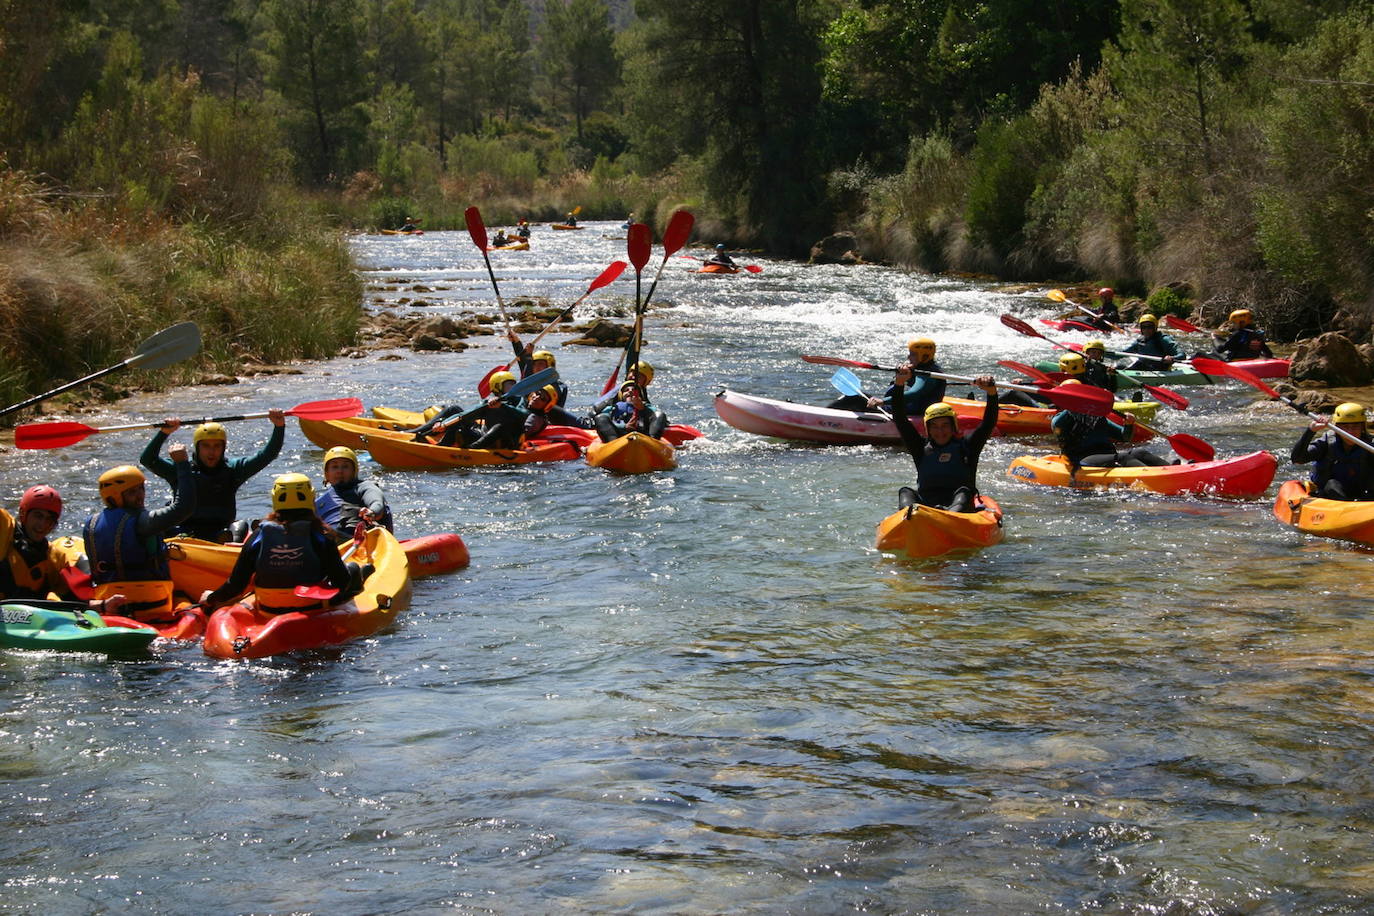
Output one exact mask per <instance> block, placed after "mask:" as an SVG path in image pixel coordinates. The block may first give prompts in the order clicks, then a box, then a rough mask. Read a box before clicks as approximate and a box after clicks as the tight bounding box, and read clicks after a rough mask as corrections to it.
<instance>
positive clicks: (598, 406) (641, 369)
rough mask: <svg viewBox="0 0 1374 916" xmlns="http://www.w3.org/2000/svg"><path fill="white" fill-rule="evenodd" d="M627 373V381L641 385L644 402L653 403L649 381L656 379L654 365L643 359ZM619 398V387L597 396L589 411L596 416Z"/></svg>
mask: <svg viewBox="0 0 1374 916" xmlns="http://www.w3.org/2000/svg"><path fill="white" fill-rule="evenodd" d="M625 374H626V376H627V378H626V381H630V380H633V381H634V382H635V384H637V385H639V390H640V393H641V394H643V396H644V403H646V404H652V403H653V399H652V398H651V397H650V395H649V383H650V382H652V381H653V380H654V367H653V366H651V365H649V363H647V362H646V361H644V360H642V359H641V360H640V361H639V362H637V363H635V364H634V365H633V366H631V367H630V368H629V369H627V370H626V372H625ZM618 400H620V389H618V388H617V389H616V390H615V391H609V392H607V393H606V394H604V395H602V396H601V397H600V398H597V400H596V402H595V403H593V404H592V406H591V408H590V410H589V411H588V413H589V414H590V415H591V416H592V417H595V416H596V415H597V414H599V413H601V411H603V410H605V409H606V408H607V407H610V406H611V405H612V404H614V403H615V402H616V401H618Z"/></svg>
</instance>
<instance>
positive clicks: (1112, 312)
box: [1086, 286, 1121, 331]
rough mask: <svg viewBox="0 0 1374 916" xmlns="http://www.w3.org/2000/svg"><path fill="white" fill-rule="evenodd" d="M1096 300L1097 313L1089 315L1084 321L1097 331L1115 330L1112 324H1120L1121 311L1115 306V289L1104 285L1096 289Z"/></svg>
mask: <svg viewBox="0 0 1374 916" xmlns="http://www.w3.org/2000/svg"><path fill="white" fill-rule="evenodd" d="M1097 300H1098V306H1097V315H1096V316H1093V315H1089V316H1088V319H1087V322H1086V323H1087V324H1090V325H1092V326H1093V327H1095V328H1097V329H1098V330H1099V331H1115V330H1116V328H1115V327H1113V326H1114V325H1119V324H1121V313H1120V312H1118V311H1117V308H1116V291H1115V290H1114V289H1112V288H1111V287H1110V286H1104V287H1102V288H1101V289H1099V290H1098V291H1097Z"/></svg>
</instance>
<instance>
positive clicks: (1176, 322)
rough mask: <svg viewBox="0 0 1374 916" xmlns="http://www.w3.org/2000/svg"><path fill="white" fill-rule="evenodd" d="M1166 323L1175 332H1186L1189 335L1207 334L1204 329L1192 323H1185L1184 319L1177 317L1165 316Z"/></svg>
mask: <svg viewBox="0 0 1374 916" xmlns="http://www.w3.org/2000/svg"><path fill="white" fill-rule="evenodd" d="M1164 323H1165V324H1167V325H1168V326H1169V327H1171V328H1173V329H1174V330H1175V331H1183V332H1185V333H1187V334H1205V333H1206V332H1205V331H1203V330H1202V328H1200V327H1198V326H1197V325H1195V324H1193V323H1192V322H1191V321H1184V320H1183V319H1182V318H1180V317H1178V316H1177V315H1165V316H1164Z"/></svg>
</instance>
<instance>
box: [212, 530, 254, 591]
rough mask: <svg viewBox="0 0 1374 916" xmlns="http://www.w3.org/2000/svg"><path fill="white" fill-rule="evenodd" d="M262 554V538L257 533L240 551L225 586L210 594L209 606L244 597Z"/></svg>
mask: <svg viewBox="0 0 1374 916" xmlns="http://www.w3.org/2000/svg"><path fill="white" fill-rule="evenodd" d="M261 552H262V538H261V537H259V536H258V535H257V534H256V533H254V535H253V536H252V537H251V538H249V540H248V543H247V544H244V545H243V549H242V550H240V551H239V556H238V559H236V560H235V561H234V568H233V569H232V570H230V571H229V578H228V579H225V580H224V584H223V585H221V586H219V588H217V589H215V590H214V591H213V592H211V593H210V597H208V598H206V599H205V603H206V604H208V605H211V606H213V605H217V604H223V603H224V602H226V601H229V600H231V599H233V598H237V597H238V596H239V595H242V594H243V593H244V592H245V591H247V589H248V583H249V582H250V581H252V579H253V573H254V572H255V571H256V570H257V568H258V554H259V553H261Z"/></svg>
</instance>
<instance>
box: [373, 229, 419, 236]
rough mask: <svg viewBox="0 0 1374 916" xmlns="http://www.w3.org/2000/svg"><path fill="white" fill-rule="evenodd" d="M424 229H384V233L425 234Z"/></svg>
mask: <svg viewBox="0 0 1374 916" xmlns="http://www.w3.org/2000/svg"><path fill="white" fill-rule="evenodd" d="M424 234H425V230H423V229H383V230H382V235H424Z"/></svg>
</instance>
